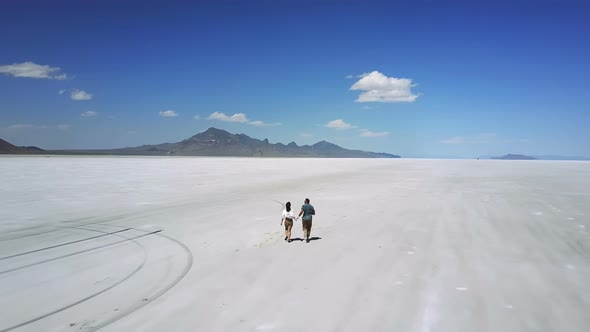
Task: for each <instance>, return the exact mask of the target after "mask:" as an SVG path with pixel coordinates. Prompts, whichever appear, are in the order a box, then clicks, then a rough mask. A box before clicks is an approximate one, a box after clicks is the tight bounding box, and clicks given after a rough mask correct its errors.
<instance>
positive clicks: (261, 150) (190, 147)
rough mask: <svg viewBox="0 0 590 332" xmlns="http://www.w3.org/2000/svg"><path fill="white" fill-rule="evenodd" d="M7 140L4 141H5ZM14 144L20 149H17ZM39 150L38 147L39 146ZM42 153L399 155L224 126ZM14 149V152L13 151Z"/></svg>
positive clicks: (376, 156) (297, 155)
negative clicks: (133, 143) (174, 137)
mask: <svg viewBox="0 0 590 332" xmlns="http://www.w3.org/2000/svg"><path fill="white" fill-rule="evenodd" d="M2 142H5V141H2ZM5 143H6V144H8V145H9V146H7V148H6V149H5V148H4V146H0V153H35V152H33V151H32V150H30V151H31V152H27V151H29V150H18V149H32V148H34V147H30V148H25V147H15V146H14V145H12V144H10V143H8V142H5ZM11 147H14V148H16V149H17V150H15V149H14V148H11ZM36 149H38V148H36ZM38 150H39V152H41V151H42V152H44V153H48V154H72V155H73V154H84V155H150V156H167V155H178V156H232V157H315V158H400V156H398V155H394V154H389V153H383V152H380V153H377V152H368V151H361V150H348V149H345V148H342V147H340V146H338V145H336V144H332V143H330V142H326V141H321V142H318V143H316V144H313V145H302V146H299V145H297V144H296V143H295V142H291V143H289V144H287V145H285V144H282V143H275V144H273V143H269V141H268V139H264V140H259V139H256V138H251V137H249V136H247V135H245V134H232V133H229V132H227V131H225V130H222V129H217V128H209V129H207V130H206V131H204V132H202V133H199V134H196V135H194V136H192V137H190V138H187V139H185V140H182V141H180V142H176V143H163V144H155V145H142V146H137V147H126V148H119V149H102V150H49V151H43V150H41V149H38ZM12 151H15V152H12Z"/></svg>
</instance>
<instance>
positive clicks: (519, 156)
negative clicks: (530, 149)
mask: <svg viewBox="0 0 590 332" xmlns="http://www.w3.org/2000/svg"><path fill="white" fill-rule="evenodd" d="M491 159H501V160H537V158H535V157H530V156H525V155H522V154H507V155H505V156H502V157H492V158H491Z"/></svg>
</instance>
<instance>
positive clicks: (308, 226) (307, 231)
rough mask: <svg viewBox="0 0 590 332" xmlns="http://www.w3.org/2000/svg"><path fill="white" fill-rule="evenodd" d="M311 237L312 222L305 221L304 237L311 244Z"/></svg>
mask: <svg viewBox="0 0 590 332" xmlns="http://www.w3.org/2000/svg"><path fill="white" fill-rule="evenodd" d="M310 236H311V220H303V237H304V238H305V240H306V241H307V242H309V237H310Z"/></svg>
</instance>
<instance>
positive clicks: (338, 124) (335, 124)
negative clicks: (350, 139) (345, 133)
mask: <svg viewBox="0 0 590 332" xmlns="http://www.w3.org/2000/svg"><path fill="white" fill-rule="evenodd" d="M324 127H326V128H333V129H351V128H356V127H355V126H353V125H351V124H350V123H346V122H344V120H342V119H336V120H332V121H330V122H328V123H326V124H325V125H324Z"/></svg>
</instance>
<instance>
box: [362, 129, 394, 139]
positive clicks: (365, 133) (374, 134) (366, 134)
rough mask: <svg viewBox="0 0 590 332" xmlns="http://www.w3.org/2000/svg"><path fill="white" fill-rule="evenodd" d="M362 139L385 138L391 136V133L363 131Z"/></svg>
mask: <svg viewBox="0 0 590 332" xmlns="http://www.w3.org/2000/svg"><path fill="white" fill-rule="evenodd" d="M360 131H361V134H360V136H361V137H385V136H389V132H388V131H377V132H375V131H370V130H367V129H361V130H360Z"/></svg>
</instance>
